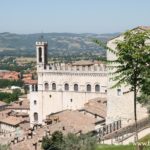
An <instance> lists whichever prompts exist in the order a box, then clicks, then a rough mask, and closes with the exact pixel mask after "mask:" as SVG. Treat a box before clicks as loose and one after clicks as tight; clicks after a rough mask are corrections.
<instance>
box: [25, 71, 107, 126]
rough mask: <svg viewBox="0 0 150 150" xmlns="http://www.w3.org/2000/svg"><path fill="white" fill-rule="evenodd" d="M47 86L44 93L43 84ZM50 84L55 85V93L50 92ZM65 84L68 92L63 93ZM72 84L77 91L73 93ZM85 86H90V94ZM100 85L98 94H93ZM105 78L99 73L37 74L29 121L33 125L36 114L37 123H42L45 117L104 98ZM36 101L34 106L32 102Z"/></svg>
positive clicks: (31, 94) (31, 98)
mask: <svg viewBox="0 0 150 150" xmlns="http://www.w3.org/2000/svg"><path fill="white" fill-rule="evenodd" d="M45 83H48V84H49V89H48V90H46V91H45V89H44V84H45ZM52 83H55V84H56V91H53V90H52ZM65 83H68V84H69V91H65V89H64V85H65ZM74 84H78V91H74ZM87 84H90V85H91V92H87V91H86V86H87ZM96 84H98V85H100V92H95V85H96ZM106 86H107V76H106V72H105V74H101V73H77V72H76V73H75V72H71V71H70V72H67V73H61V72H50V71H49V72H44V71H42V72H38V89H39V90H38V91H37V92H36V91H35V92H31V93H30V94H29V95H28V96H29V99H30V119H31V120H30V121H31V124H34V123H35V122H34V118H33V116H34V115H33V114H34V113H35V112H37V113H38V123H43V120H44V119H45V118H46V116H47V115H49V114H51V113H56V112H59V111H62V110H66V109H72V110H76V109H81V108H82V107H83V106H84V104H85V103H86V102H88V100H89V99H93V98H96V97H106V89H107V88H106ZM35 100H36V101H37V103H36V104H35V103H34V101H35Z"/></svg>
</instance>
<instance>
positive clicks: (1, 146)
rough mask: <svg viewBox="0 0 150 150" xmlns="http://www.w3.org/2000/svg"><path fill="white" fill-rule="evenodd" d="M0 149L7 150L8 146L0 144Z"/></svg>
mask: <svg viewBox="0 0 150 150" xmlns="http://www.w3.org/2000/svg"><path fill="white" fill-rule="evenodd" d="M0 150H9V146H8V145H1V144H0Z"/></svg>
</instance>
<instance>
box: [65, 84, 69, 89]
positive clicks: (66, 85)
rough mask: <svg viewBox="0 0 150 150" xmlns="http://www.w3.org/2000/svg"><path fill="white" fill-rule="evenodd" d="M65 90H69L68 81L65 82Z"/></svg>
mask: <svg viewBox="0 0 150 150" xmlns="http://www.w3.org/2000/svg"><path fill="white" fill-rule="evenodd" d="M65 91H69V84H68V83H66V84H65Z"/></svg>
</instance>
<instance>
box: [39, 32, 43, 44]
mask: <svg viewBox="0 0 150 150" xmlns="http://www.w3.org/2000/svg"><path fill="white" fill-rule="evenodd" d="M39 40H40V41H41V42H42V41H44V35H43V31H42V32H41V36H40V38H39Z"/></svg>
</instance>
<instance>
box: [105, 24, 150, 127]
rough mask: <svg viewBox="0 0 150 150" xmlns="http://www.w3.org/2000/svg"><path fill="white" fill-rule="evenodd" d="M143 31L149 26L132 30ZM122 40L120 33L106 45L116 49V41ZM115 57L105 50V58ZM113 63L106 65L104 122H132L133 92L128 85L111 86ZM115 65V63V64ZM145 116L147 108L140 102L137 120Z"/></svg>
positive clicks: (112, 58)
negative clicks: (106, 89)
mask: <svg viewBox="0 0 150 150" xmlns="http://www.w3.org/2000/svg"><path fill="white" fill-rule="evenodd" d="M137 30H139V31H141V32H142V31H145V30H150V27H137V28H135V29H133V30H132V31H133V32H134V31H137ZM122 40H124V36H123V35H120V36H118V37H115V38H113V39H111V40H110V41H108V43H107V46H108V47H109V48H111V49H112V50H116V46H117V44H116V42H118V41H122ZM116 59H117V57H116V55H115V54H113V53H112V52H111V51H109V50H108V51H107V60H109V61H113V60H116ZM113 65H114V64H110V65H108V92H107V121H106V123H107V124H109V123H113V122H114V121H117V120H121V121H122V125H123V126H125V125H127V124H130V123H133V122H134V99H133V98H134V97H133V92H128V91H129V86H128V87H125V86H124V85H122V86H121V87H117V88H113V89H112V88H111V87H112V86H113V85H114V84H115V82H114V81H112V80H111V78H112V77H113V76H112V72H114V71H115V68H112V66H113ZM115 65H117V64H115ZM146 116H147V109H146V108H144V107H142V106H141V105H140V104H137V117H138V120H140V119H142V118H143V117H146Z"/></svg>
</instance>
